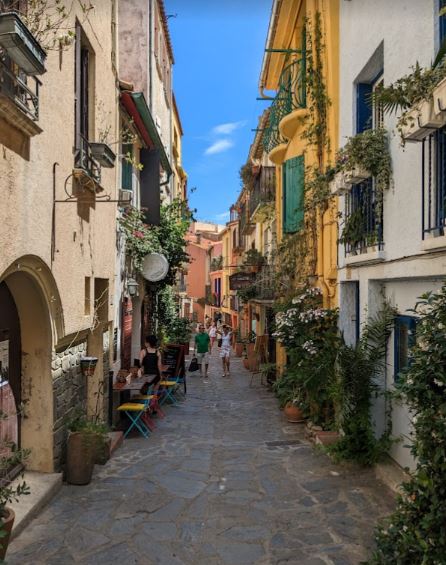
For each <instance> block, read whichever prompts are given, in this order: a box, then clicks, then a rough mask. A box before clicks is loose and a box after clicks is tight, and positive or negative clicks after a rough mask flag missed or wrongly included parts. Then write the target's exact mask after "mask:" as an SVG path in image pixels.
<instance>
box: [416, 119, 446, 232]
mask: <svg viewBox="0 0 446 565" xmlns="http://www.w3.org/2000/svg"><path fill="white" fill-rule="evenodd" d="M422 161H423V169H422V231H423V239H424V238H425V237H429V236H430V237H435V236H439V235H444V234H445V224H446V128H442V129H439V130H436V131H435V132H434V133H432V134H431V135H429V136H428V137H427V138H425V139H424V141H423V146H422Z"/></svg>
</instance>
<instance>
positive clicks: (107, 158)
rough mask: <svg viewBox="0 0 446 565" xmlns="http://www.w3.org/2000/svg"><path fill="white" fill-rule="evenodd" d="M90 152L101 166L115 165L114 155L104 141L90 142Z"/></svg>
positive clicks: (110, 166)
mask: <svg viewBox="0 0 446 565" xmlns="http://www.w3.org/2000/svg"><path fill="white" fill-rule="evenodd" d="M90 148H91V154H92V155H93V157H94V159H96V161H97V162H98V163H99V164H100V165H101V166H102V167H106V168H108V169H112V168H113V167H114V166H115V159H116V155H115V153H113V151H112V150H111V148H110V146H109V145H107V144H106V143H90Z"/></svg>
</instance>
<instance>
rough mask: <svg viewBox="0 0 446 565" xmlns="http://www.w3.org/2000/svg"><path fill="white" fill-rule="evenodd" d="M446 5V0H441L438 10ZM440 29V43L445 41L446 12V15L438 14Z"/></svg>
mask: <svg viewBox="0 0 446 565" xmlns="http://www.w3.org/2000/svg"><path fill="white" fill-rule="evenodd" d="M445 7H446V0H439V3H438V11H440V10H441V9H442V8H445ZM438 29H439V35H440V45H441V44H442V43H443V41H444V39H445V37H446V14H445V15H444V16H438Z"/></svg>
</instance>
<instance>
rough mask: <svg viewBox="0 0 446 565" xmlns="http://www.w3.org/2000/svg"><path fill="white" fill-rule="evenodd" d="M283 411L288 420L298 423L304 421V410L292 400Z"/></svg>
mask: <svg viewBox="0 0 446 565" xmlns="http://www.w3.org/2000/svg"><path fill="white" fill-rule="evenodd" d="M283 413H284V414H285V418H286V419H287V420H288V422H293V423H298V422H303V421H304V413H303V412H302V410H301V409H300V408H299V407H298V406H296V405H295V404H292V403H291V402H288V403H287V404H286V405H285V408H284V409H283Z"/></svg>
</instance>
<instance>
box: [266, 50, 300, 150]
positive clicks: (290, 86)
mask: <svg viewBox="0 0 446 565" xmlns="http://www.w3.org/2000/svg"><path fill="white" fill-rule="evenodd" d="M305 72H306V65H305V57H302V58H301V59H296V60H295V61H293V62H292V63H290V64H288V65H287V66H286V67H285V68H284V69H283V71H282V74H281V76H280V81H279V89H278V92H277V95H276V97H275V99H274V100H273V102H272V104H271V107H270V114H269V119H268V125H267V126H266V130H265V132H264V135H263V146H264V148H265V151H266V152H267V153H268V154H270V153H271V152H272V151H273V150H274V149H276V148H277V147H278V146H279V145H283V144H286V143H287V141H288V139H287V137H285V135H284V133H288V135H290V132H289V131H288V132H284V131H283V130H282V131H281V129H280V128H279V125H280V123H281V122H282V120H283V119H284V118H285V117H286V116H288V115H290V114H291V113H292V112H294V111H296V110H303V109H305V108H306V85H305ZM270 157H271V158H272V156H271V155H270ZM273 160H274V159H273Z"/></svg>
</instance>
